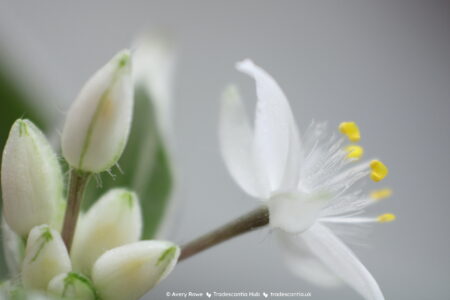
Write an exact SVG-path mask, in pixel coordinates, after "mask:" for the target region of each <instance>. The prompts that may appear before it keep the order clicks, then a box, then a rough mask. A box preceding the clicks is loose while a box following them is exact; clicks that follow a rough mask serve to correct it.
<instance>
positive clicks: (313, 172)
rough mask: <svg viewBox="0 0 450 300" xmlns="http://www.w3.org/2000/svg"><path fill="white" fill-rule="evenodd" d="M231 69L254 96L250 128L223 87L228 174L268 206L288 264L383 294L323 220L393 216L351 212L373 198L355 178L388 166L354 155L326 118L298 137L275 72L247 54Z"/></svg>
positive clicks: (355, 134) (358, 151)
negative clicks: (247, 81) (248, 80)
mask: <svg viewBox="0 0 450 300" xmlns="http://www.w3.org/2000/svg"><path fill="white" fill-rule="evenodd" d="M237 69H238V70H239V71H241V72H243V73H246V74H248V75H250V76H251V77H253V78H254V79H255V81H256V90H257V96H258V103H257V108H256V116H255V125H254V128H252V126H251V125H250V122H249V119H248V117H247V115H246V113H245V109H244V106H243V104H242V102H241V100H240V98H239V95H238V93H237V90H236V89H235V88H234V87H231V88H229V89H228V90H227V91H226V93H225V95H224V98H223V102H222V112H221V120H220V142H221V149H222V153H223V157H224V160H225V163H226V165H227V167H228V169H229V171H230V173H231V175H232V177H233V178H234V179H235V180H236V182H237V183H238V184H239V185H240V186H241V188H242V189H244V190H245V191H246V192H247V193H248V194H250V195H251V196H253V197H255V198H258V199H261V200H262V201H264V204H265V205H267V206H268V208H269V214H270V225H271V226H272V227H273V228H278V229H281V232H282V237H283V240H284V241H285V243H284V244H285V245H286V246H287V247H286V252H287V253H288V255H289V258H290V260H289V264H290V266H291V267H294V268H295V266H297V268H296V269H295V270H296V273H297V274H298V275H301V276H303V277H306V278H308V276H310V275H311V277H312V279H311V278H309V279H310V280H311V281H316V282H318V283H322V284H328V285H331V284H334V283H335V282H336V280H335V279H336V278H335V275H336V276H338V277H339V278H341V279H342V280H343V281H345V282H347V283H348V284H349V285H350V286H352V287H353V288H354V289H355V290H356V291H358V292H359V293H360V294H361V295H362V296H364V297H365V298H366V299H384V298H383V294H382V292H381V290H380V288H379V286H378V284H377V283H376V281H375V280H374V278H373V277H372V275H371V274H370V273H369V272H368V271H367V269H366V268H365V267H364V266H363V265H362V264H361V262H360V261H359V260H358V259H357V258H356V256H355V255H354V254H353V252H352V251H351V250H350V249H349V248H348V247H347V246H346V245H345V244H344V243H343V242H342V241H341V240H340V239H339V238H338V237H337V236H336V235H335V234H334V233H332V232H331V230H330V229H328V228H327V225H328V224H331V223H347V224H354V223H367V222H376V221H379V222H387V221H391V220H393V219H394V218H395V217H394V216H393V215H392V214H386V215H382V216H380V217H378V218H365V217H359V216H355V215H356V214H359V213H360V212H361V211H362V209H363V208H364V207H366V206H367V205H370V204H371V203H373V202H374V200H373V198H372V197H370V196H369V195H365V194H364V193H363V192H362V191H361V190H360V189H359V188H358V185H359V184H360V183H361V182H362V181H364V180H366V179H367V178H368V177H369V176H370V178H371V179H372V180H374V181H380V180H382V179H383V178H384V177H385V176H386V175H387V173H388V169H387V167H386V166H385V165H384V164H383V163H382V162H381V161H378V160H372V161H371V162H362V163H357V162H355V161H356V160H358V159H359V158H360V157H361V156H362V154H363V149H362V147H360V146H358V145H349V146H347V147H344V145H343V144H344V139H343V138H338V137H336V136H334V135H329V134H328V133H327V131H326V126H325V125H324V124H316V123H313V124H312V125H311V126H310V127H309V128H308V130H306V132H305V133H304V134H303V135H302V139H300V134H299V132H298V129H297V125H296V123H295V120H294V117H293V115H292V112H291V109H290V106H289V103H288V101H287V99H286V97H285V95H284V93H283V91H282V90H281V88H280V87H279V86H278V84H277V83H276V82H275V80H274V79H273V78H272V77H271V76H270V75H269V74H267V73H266V72H265V71H264V70H262V69H261V68H260V67H258V66H256V65H255V64H254V63H253V62H252V61H250V60H245V61H243V62H240V63H238V64H237ZM339 129H340V131H341V133H343V134H345V135H346V136H347V137H348V138H349V140H350V141H352V142H357V141H359V139H360V136H359V129H358V126H357V125H356V124H355V123H354V122H344V123H342V124H341V126H340V128H339ZM378 198H381V196H379V197H378ZM333 274H334V275H333Z"/></svg>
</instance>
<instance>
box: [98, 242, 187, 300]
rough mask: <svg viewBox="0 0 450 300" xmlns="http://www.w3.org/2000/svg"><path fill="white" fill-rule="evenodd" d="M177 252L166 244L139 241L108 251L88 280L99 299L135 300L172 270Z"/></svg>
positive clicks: (99, 260) (176, 248)
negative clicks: (92, 284)
mask: <svg viewBox="0 0 450 300" xmlns="http://www.w3.org/2000/svg"><path fill="white" fill-rule="evenodd" d="M179 254H180V249H179V248H178V246H176V245H174V244H173V243H170V242H166V241H156V240H154V241H140V242H137V243H133V244H128V245H125V246H121V247H118V248H114V249H112V250H109V251H107V252H106V253H105V254H103V255H102V256H100V258H99V259H98V260H97V261H96V262H95V264H94V267H93V269H92V280H93V282H94V285H95V287H96V289H97V291H98V293H99V295H100V297H101V298H102V299H108V300H122V299H128V300H137V299H139V298H141V297H142V296H143V295H145V293H146V292H147V291H149V290H150V289H151V288H153V287H154V286H155V285H156V284H158V283H159V282H160V281H161V280H162V279H164V278H165V277H167V275H168V274H169V273H170V272H171V271H172V269H173V268H174V266H175V264H176V262H177V259H178V256H179Z"/></svg>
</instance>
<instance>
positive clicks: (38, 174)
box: [1, 120, 65, 237]
mask: <svg viewBox="0 0 450 300" xmlns="http://www.w3.org/2000/svg"><path fill="white" fill-rule="evenodd" d="M1 176H2V190H3V215H4V216H5V219H6V222H7V223H8V225H9V226H10V227H11V229H12V230H14V231H15V232H16V233H17V234H19V235H21V236H22V237H26V236H27V234H28V233H29V232H30V230H31V229H32V228H33V227H34V226H37V225H41V224H49V225H50V226H52V227H54V228H58V227H59V226H60V224H61V221H62V212H63V210H64V203H65V202H64V200H63V177H62V173H61V168H60V166H59V163H58V160H57V157H56V154H55V153H54V152H53V150H52V149H51V147H50V145H49V143H48V141H47V139H46V138H45V136H44V135H43V134H42V132H41V131H40V130H39V129H38V128H37V127H36V126H35V125H34V124H33V123H32V122H30V121H28V120H17V121H16V122H15V123H14V125H13V126H12V128H11V131H10V133H9V137H8V140H7V141H6V146H5V149H4V151H3V162H2V174H1Z"/></svg>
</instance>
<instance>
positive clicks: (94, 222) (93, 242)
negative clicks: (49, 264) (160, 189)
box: [71, 189, 142, 275]
mask: <svg viewBox="0 0 450 300" xmlns="http://www.w3.org/2000/svg"><path fill="white" fill-rule="evenodd" d="M141 231H142V216H141V208H140V205H139V200H138V198H137V195H136V194H135V193H133V192H130V191H128V190H125V189H113V190H111V191H109V192H107V193H106V194H105V195H103V196H102V197H101V198H100V199H99V200H98V201H97V202H96V203H95V204H94V205H93V206H92V207H91V208H90V209H89V211H88V212H87V213H86V215H84V216H83V217H82V218H81V219H80V222H79V224H78V227H77V231H76V234H75V239H74V243H73V246H72V251H71V257H72V262H73V267H74V270H76V271H80V272H82V273H83V274H85V275H90V274H91V268H92V265H93V264H94V262H95V261H96V259H97V258H98V257H99V256H100V255H102V254H103V253H104V252H106V251H107V250H110V249H112V248H115V247H118V246H122V245H124V244H129V243H134V242H137V241H139V238H140V236H141Z"/></svg>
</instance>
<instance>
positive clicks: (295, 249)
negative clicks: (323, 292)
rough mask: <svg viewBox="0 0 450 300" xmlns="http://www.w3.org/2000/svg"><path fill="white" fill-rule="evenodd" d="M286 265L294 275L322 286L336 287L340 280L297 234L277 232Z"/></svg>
mask: <svg viewBox="0 0 450 300" xmlns="http://www.w3.org/2000/svg"><path fill="white" fill-rule="evenodd" d="M277 236H278V237H279V239H280V241H281V243H282V246H283V247H282V250H283V252H284V254H285V256H284V257H285V260H286V265H287V266H288V268H289V269H290V270H291V271H292V273H294V274H295V275H297V276H299V277H301V278H302V279H304V280H307V281H309V282H311V283H313V284H316V285H319V286H323V287H336V286H339V285H340V284H341V283H342V281H341V280H340V279H339V277H337V276H336V275H335V274H334V273H333V272H331V270H330V269H329V268H328V267H327V266H325V265H324V264H323V263H322V261H321V260H319V259H318V258H317V257H316V256H315V255H314V253H312V252H311V249H310V248H309V247H308V246H307V245H306V243H305V242H304V241H303V240H302V239H301V238H299V237H298V236H297V235H294V234H290V233H286V232H283V231H280V232H278V234H277Z"/></svg>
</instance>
